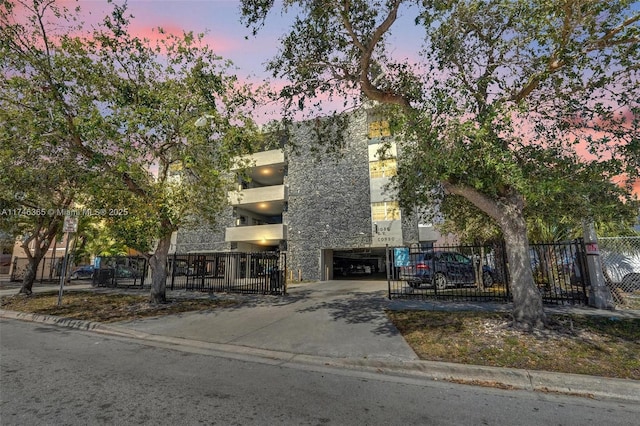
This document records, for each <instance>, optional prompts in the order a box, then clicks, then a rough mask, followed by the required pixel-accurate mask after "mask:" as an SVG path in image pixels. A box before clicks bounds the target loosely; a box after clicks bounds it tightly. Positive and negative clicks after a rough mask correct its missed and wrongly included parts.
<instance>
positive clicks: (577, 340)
mask: <svg viewBox="0 0 640 426" xmlns="http://www.w3.org/2000/svg"><path fill="white" fill-rule="evenodd" d="M387 315H388V316H389V318H390V319H391V321H392V322H393V323H394V324H395V326H396V327H397V328H398V330H399V331H400V332H401V333H402V335H403V336H404V338H405V340H406V341H407V343H408V344H409V345H410V346H411V347H412V348H413V350H414V351H415V352H416V354H417V355H418V356H419V357H420V358H421V359H424V360H432V361H446V362H455V363H461V364H474V365H486V366H494V367H510V368H523V369H531V370H545V371H555V372H561V373H575V374H589V375H595V376H604V377H617V378H624V379H634V380H640V319H620V318H615V317H611V318H608V317H595V316H594V317H591V316H578V315H553V316H551V325H550V326H549V328H547V329H545V330H543V331H537V332H533V333H527V332H522V331H519V330H516V329H513V328H511V327H510V322H511V319H510V315H509V314H507V313H493V312H492V313H489V312H434V311H388V312H387Z"/></svg>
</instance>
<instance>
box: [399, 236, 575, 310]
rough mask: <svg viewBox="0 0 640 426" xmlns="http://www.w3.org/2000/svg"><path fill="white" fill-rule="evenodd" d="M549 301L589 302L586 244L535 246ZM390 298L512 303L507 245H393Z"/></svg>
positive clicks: (538, 276)
mask: <svg viewBox="0 0 640 426" xmlns="http://www.w3.org/2000/svg"><path fill="white" fill-rule="evenodd" d="M530 257H531V268H532V272H533V275H534V280H535V282H536V285H537V286H538V289H539V291H540V294H541V296H542V299H543V302H544V303H553V304H586V303H587V300H588V298H587V292H586V283H588V277H587V274H586V268H585V265H586V259H585V255H584V245H583V243H582V240H575V241H571V242H559V243H552V244H534V245H531V246H530ZM386 261H387V282H388V290H389V298H390V299H397V298H409V299H429V300H451V301H494V302H510V301H511V300H512V295H511V290H510V287H509V281H510V280H509V271H508V265H507V261H506V256H505V247H504V243H496V244H491V245H484V246H437V247H430V248H428V249H424V248H421V247H419V246H417V245H414V246H405V247H388V248H387V253H386Z"/></svg>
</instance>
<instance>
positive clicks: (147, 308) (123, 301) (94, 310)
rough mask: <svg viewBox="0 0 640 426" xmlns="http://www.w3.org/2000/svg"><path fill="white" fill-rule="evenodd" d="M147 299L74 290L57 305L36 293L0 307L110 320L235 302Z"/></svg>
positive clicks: (52, 298) (7, 300)
mask: <svg viewBox="0 0 640 426" xmlns="http://www.w3.org/2000/svg"><path fill="white" fill-rule="evenodd" d="M148 300H149V296H142V295H133V294H117V293H105V294H100V293H93V292H81V291H74V292H68V293H66V294H65V295H64V297H63V303H62V305H61V306H58V295H57V294H37V295H31V296H22V295H16V296H4V297H2V298H0V307H1V308H2V309H6V310H10V311H18V312H30V313H37V314H43V315H54V316H59V317H65V318H72V319H79V320H85V321H96V322H103V323H110V322H117V321H124V320H134V319H138V318H146V317H152V316H158V315H170V314H177V313H181V312H190V311H202V310H210V309H216V308H221V307H228V306H233V305H236V304H237V303H238V302H237V301H235V300H224V299H211V298H185V299H173V300H169V301H168V302H167V303H163V304H159V305H158V304H151V303H149V301H148Z"/></svg>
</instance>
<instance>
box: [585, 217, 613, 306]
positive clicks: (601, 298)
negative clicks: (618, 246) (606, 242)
mask: <svg viewBox="0 0 640 426" xmlns="http://www.w3.org/2000/svg"><path fill="white" fill-rule="evenodd" d="M582 230H583V233H584V245H585V250H586V254H587V268H588V270H589V279H590V281H591V282H590V283H589V284H590V287H591V291H590V292H589V306H592V307H594V308H598V309H610V310H613V309H615V303H613V298H612V297H611V291H610V290H609V288H608V287H607V285H606V284H605V280H604V274H603V272H602V260H601V259H600V249H599V248H598V237H597V235H596V229H595V226H594V225H593V221H590V220H589V221H584V222H583V224H582Z"/></svg>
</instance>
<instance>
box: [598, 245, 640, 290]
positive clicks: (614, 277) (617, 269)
mask: <svg viewBox="0 0 640 426" xmlns="http://www.w3.org/2000/svg"><path fill="white" fill-rule="evenodd" d="M601 260H602V269H603V270H604V275H605V279H606V280H607V281H608V282H610V283H611V284H612V285H614V286H616V287H620V288H622V289H623V290H625V291H636V290H640V253H616V252H609V251H602V253H601Z"/></svg>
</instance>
